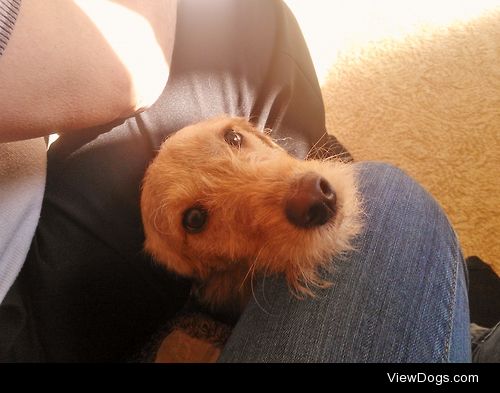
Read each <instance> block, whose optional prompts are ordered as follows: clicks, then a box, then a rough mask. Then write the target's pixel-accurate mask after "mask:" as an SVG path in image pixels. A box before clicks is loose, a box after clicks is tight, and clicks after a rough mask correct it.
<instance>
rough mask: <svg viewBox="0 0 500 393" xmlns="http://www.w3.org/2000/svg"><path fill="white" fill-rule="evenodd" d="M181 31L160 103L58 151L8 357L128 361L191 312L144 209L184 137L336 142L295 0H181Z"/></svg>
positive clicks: (304, 144)
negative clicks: (238, 126) (186, 130)
mask: <svg viewBox="0 0 500 393" xmlns="http://www.w3.org/2000/svg"><path fill="white" fill-rule="evenodd" d="M176 34H177V35H176V42H175V48H174V54H173V59H172V69H171V74H170V80H169V82H168V84H167V87H166V88H165V91H164V92H163V94H162V96H161V97H160V99H159V100H158V101H157V103H156V104H155V105H154V106H153V107H151V108H150V109H149V110H147V111H146V112H144V113H142V114H140V115H138V116H137V117H135V118H133V119H129V120H127V121H126V122H124V123H123V124H122V125H119V126H116V127H114V128H113V129H111V128H109V129H105V128H102V129H99V130H95V133H93V134H92V133H90V132H89V131H88V130H87V131H85V132H83V133H82V134H81V135H78V134H77V133H73V134H72V135H67V136H61V137H60V138H59V140H58V141H57V142H55V143H54V144H53V145H52V146H51V148H50V150H49V162H48V179H47V186H46V195H45V199H44V204H43V208H42V216H41V219H40V224H39V227H38V229H37V232H36V235H35V238H34V240H33V244H32V247H31V251H30V253H29V256H28V258H27V261H26V263H25V266H24V267H23V270H22V272H21V274H20V276H19V278H18V280H17V282H16V284H15V285H14V287H13V288H12V290H11V291H10V293H9V295H8V296H7V298H6V300H5V301H4V303H3V304H2V306H1V307H0V326H2V327H3V328H2V329H0V352H1V353H0V359H2V360H52V361H68V360H86V361H89V360H119V359H124V358H127V357H129V356H130V355H131V353H132V352H133V351H134V350H136V349H138V348H139V347H140V346H141V345H142V344H143V343H144V342H145V341H147V339H148V338H149V336H150V335H151V334H152V333H153V332H154V331H155V330H156V328H158V326H160V325H161V322H162V321H163V320H164V319H165V318H168V317H169V316H171V315H172V314H174V313H175V312H176V311H177V310H178V309H179V307H181V306H182V304H183V302H184V299H185V298H186V296H187V293H188V285H187V283H185V282H183V281H181V280H178V279H176V278H173V277H171V276H169V275H167V274H166V273H164V272H163V270H162V269H161V268H159V267H155V265H154V264H153V263H152V261H151V260H150V259H149V258H148V257H146V256H145V255H144V254H143V252H142V242H143V233H142V225H141V219H140V211H139V193H140V182H141V179H142V176H143V174H144V170H145V168H146V166H147V165H148V163H149V161H150V160H151V159H152V158H153V156H154V154H155V150H156V149H157V148H158V147H159V145H160V144H161V142H162V141H163V140H164V139H165V138H166V137H167V136H168V135H169V134H170V133H172V132H174V131H177V130H179V129H180V128H182V127H184V126H186V125H188V124H190V123H193V122H196V121H198V120H202V119H205V118H208V117H212V116H217V115H220V114H224V113H225V114H229V115H237V116H244V117H247V118H250V119H251V120H253V121H254V122H256V123H257V124H258V125H259V126H261V127H264V126H266V127H271V128H273V130H274V133H273V136H274V137H275V138H277V139H279V142H280V143H281V144H282V145H283V146H284V147H285V148H287V149H288V150H289V151H290V152H291V153H292V154H295V155H297V156H300V157H304V156H305V155H306V154H307V153H308V151H309V149H310V148H311V147H312V146H313V145H314V144H316V142H317V141H318V140H319V139H320V138H321V137H323V135H324V133H325V119H324V109H323V102H322V98H321V92H320V89H319V85H318V82H317V79H316V76H315V73H314V68H313V65H312V62H311V59H310V57H309V54H308V50H307V48H306V46H305V43H304V40H303V38H302V35H301V33H300V30H299V28H298V25H297V23H296V21H295V20H294V18H293V16H292V15H291V13H290V11H289V10H288V9H287V8H286V6H284V4H283V3H282V2H280V1H269V0H253V1H241V0H211V1H205V2H200V1H198V0H181V1H180V2H179V10H178V22H177V33H176ZM322 143H323V142H321V143H320V144H322ZM6 326H8V328H7V327H6ZM34 348H36V351H35V350H34Z"/></svg>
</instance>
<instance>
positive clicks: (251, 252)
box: [141, 117, 360, 306]
mask: <svg viewBox="0 0 500 393" xmlns="http://www.w3.org/2000/svg"><path fill="white" fill-rule="evenodd" d="M141 209H142V218H143V224H144V230H145V236H146V241H145V249H146V250H147V251H148V252H149V253H151V254H152V255H153V257H154V258H155V259H156V260H157V261H159V262H160V263H162V264H164V265H165V266H167V267H168V268H169V269H171V270H173V271H175V272H176V273H178V274H180V275H183V276H187V277H191V278H193V279H195V280H197V281H199V282H202V283H205V284H206V285H205V287H204V293H203V296H202V297H204V298H205V301H206V302H207V303H211V304H213V305H216V306H217V305H223V304H224V303H225V302H227V300H228V299H225V298H226V297H228V296H234V295H235V292H238V290H239V289H241V288H244V287H245V286H244V285H243V281H245V280H246V278H247V277H248V275H249V274H251V275H253V273H259V272H260V273H264V274H275V273H283V274H284V275H285V277H286V279H287V281H288V283H289V285H290V287H291V288H292V289H294V290H295V291H296V292H297V293H307V292H308V291H309V289H308V288H309V286H310V285H311V284H312V285H316V286H322V285H323V284H325V282H323V281H322V280H321V279H320V278H319V275H318V269H319V268H320V267H321V266H326V265H328V264H329V261H330V260H331V257H332V256H333V255H336V254H339V253H341V252H343V251H346V250H348V249H349V248H350V246H349V244H350V240H351V239H352V237H353V236H354V235H355V234H356V233H357V232H358V230H359V227H360V225H359V220H358V216H359V214H358V212H359V209H358V198H357V193H356V185H355V176H354V173H353V169H352V166H351V165H347V164H344V163H341V162H335V161H315V160H311V161H302V160H298V159H296V158H294V157H292V156H290V155H289V154H288V153H287V152H286V151H285V150H284V149H282V148H281V147H280V146H278V145H277V144H276V143H275V142H274V141H273V140H272V139H271V138H270V137H269V136H267V135H266V134H264V133H262V132H260V131H258V130H257V129H255V128H254V127H253V126H252V125H251V124H250V123H248V122H247V121H245V120H244V119H241V118H227V117H222V118H217V119H212V120H208V121H204V122H201V123H198V124H194V125H191V126H188V127H186V128H184V129H182V130H180V131H178V132H177V133H175V134H174V135H173V136H171V137H170V138H169V139H167V140H166V141H165V142H164V143H163V145H162V146H161V149H160V151H159V153H158V155H157V157H156V158H155V159H154V160H153V162H152V163H151V165H150V166H149V168H148V169H147V172H146V175H145V177H144V182H143V188H142V197H141ZM207 283H212V285H209V284H207ZM240 292H241V291H240ZM243 292H244V291H243Z"/></svg>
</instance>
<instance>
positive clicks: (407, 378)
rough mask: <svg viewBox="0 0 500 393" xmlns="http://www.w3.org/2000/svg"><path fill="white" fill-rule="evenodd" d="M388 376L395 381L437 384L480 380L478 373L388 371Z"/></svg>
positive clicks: (391, 380)
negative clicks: (450, 373) (449, 373)
mask: <svg viewBox="0 0 500 393" xmlns="http://www.w3.org/2000/svg"><path fill="white" fill-rule="evenodd" d="M387 378H389V382H391V383H392V382H395V383H432V384H435V385H438V386H439V385H442V384H443V383H449V382H462V383H466V382H479V377H478V375H453V376H450V375H446V374H437V375H434V374H426V373H416V374H398V373H392V374H391V373H387Z"/></svg>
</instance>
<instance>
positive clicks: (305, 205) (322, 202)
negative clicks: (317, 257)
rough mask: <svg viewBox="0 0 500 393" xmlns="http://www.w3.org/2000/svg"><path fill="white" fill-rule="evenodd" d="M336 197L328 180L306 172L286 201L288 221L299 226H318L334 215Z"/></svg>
mask: <svg viewBox="0 0 500 393" xmlns="http://www.w3.org/2000/svg"><path fill="white" fill-rule="evenodd" d="M336 200H337V197H336V195H335V191H334V190H333V188H332V186H331V185H330V183H328V181H327V180H326V179H325V178H324V177H321V176H319V175H318V174H317V173H314V172H308V173H306V174H305V175H303V176H302V177H301V178H300V179H298V181H297V183H296V184H295V185H294V187H293V188H292V192H291V194H290V196H289V197H288V199H287V201H286V207H285V213H286V217H287V219H288V221H290V222H291V223H292V224H293V225H295V226H297V227H299V228H312V227H319V226H321V225H324V224H326V223H327V222H328V221H329V220H330V219H331V218H332V217H333V216H334V215H335V205H336Z"/></svg>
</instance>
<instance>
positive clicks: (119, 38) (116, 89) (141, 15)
mask: <svg viewBox="0 0 500 393" xmlns="http://www.w3.org/2000/svg"><path fill="white" fill-rule="evenodd" d="M175 20H176V1H175V0H154V1H153V0H151V1H140V0H120V1H118V0H116V1H109V0H49V1H40V0H23V3H22V7H21V12H20V14H19V16H18V20H17V23H16V26H15V29H14V32H13V34H12V36H11V39H10V41H9V44H8V46H7V49H6V50H5V52H4V54H3V56H2V57H0V103H2V104H1V105H2V106H1V108H0V141H8V140H16V139H27V138H32V137H36V136H41V135H46V134H49V133H51V132H54V131H70V130H73V129H80V128H87V127H92V126H95V125H99V124H105V123H109V122H112V121H114V120H116V119H118V118H123V117H128V116H131V115H133V114H134V113H135V112H137V111H139V110H141V109H143V108H146V107H148V106H150V105H151V104H153V103H154V101H155V100H156V99H157V98H158V96H159V95H160V94H161V92H162V90H163V88H164V86H165V84H166V82H167V79H168V75H169V68H170V62H171V55H172V48H173V41H174V34H175Z"/></svg>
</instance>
